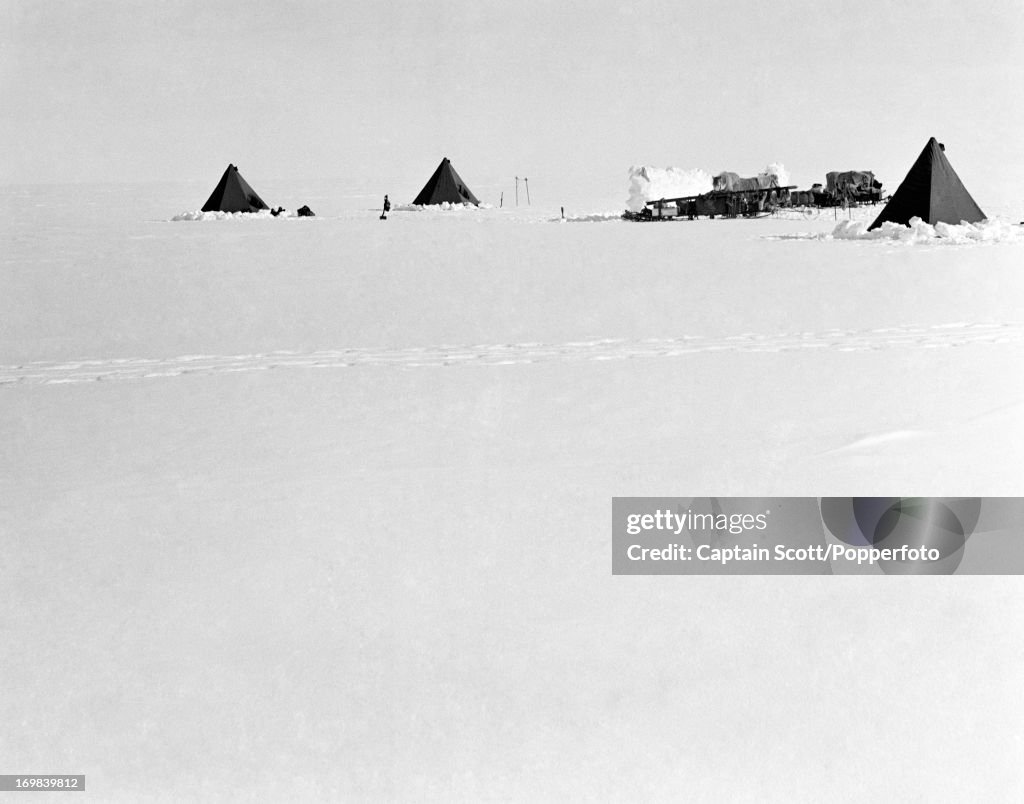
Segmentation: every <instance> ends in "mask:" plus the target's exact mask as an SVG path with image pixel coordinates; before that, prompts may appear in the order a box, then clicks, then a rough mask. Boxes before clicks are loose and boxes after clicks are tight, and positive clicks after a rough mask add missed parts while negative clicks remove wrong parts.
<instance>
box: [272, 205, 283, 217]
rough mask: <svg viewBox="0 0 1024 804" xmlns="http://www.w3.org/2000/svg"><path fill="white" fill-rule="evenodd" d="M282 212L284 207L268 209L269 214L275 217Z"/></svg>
mask: <svg viewBox="0 0 1024 804" xmlns="http://www.w3.org/2000/svg"><path fill="white" fill-rule="evenodd" d="M282 212H284V207H278V208H277V209H272V210H270V214H271V215H273V216H274V217H275V218H276V217H277V216H278V215H280V214H281V213H282Z"/></svg>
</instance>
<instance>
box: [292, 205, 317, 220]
mask: <svg viewBox="0 0 1024 804" xmlns="http://www.w3.org/2000/svg"><path fill="white" fill-rule="evenodd" d="M295 214H296V215H298V216H299V217H300V218H313V217H315V216H316V213H315V212H313V210H311V209H310V208H309V207H307V206H306V205H305V204H303V205H302V206H301V207H299V208H298V209H297V210H295Z"/></svg>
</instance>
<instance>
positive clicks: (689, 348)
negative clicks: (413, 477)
mask: <svg viewBox="0 0 1024 804" xmlns="http://www.w3.org/2000/svg"><path fill="white" fill-rule="evenodd" d="M1022 341H1024V326H1022V325H1019V324H1008V323H974V324H972V323H955V324H941V325H934V326H921V327H911V326H904V327H890V328H884V329H871V330H842V329H834V330H826V331H824V332H796V333H785V334H774V335H758V334H753V333H748V334H743V335H733V336H729V337H724V338H721V337H720V338H708V337H703V336H699V335H683V336H681V337H676V338H648V339H644V340H626V339H620V338H601V339H596V340H583V341H568V342H565V343H504V344H478V345H470V346H425V347H410V348H404V349H371V348H364V347H357V348H349V349H328V350H322V351H314V352H296V351H274V352H267V353H257V354H238V355H184V356H181V357H170V358H138V359H130V358H129V359H124V358H122V359H110V360H102V359H100V360H69V361H61V362H55V361H43V362H33V363H25V364H23V365H17V366H0V385H16V384H21V385H58V384H75V383H86V382H97V381H118V380H145V379H155V378H160V377H181V376H185V375H209V374H223V373H228V372H243V371H268V370H281V369H340V368H359V367H364V366H382V367H392V368H403V369H412V368H423V367H433V368H436V367H441V366H508V365H517V364H530V363H568V362H581V361H605V360H630V359H644V358H666V357H682V356H686V355H693V354H707V353H710V352H741V353H750V352H774V353H779V352H797V351H807V350H814V349H816V350H831V351H837V352H864V351H875V350H881V349H899V348H932V349H934V348H949V347H958V346H971V345H977V344H1008V343H1021V342H1022Z"/></svg>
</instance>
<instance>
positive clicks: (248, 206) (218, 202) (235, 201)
mask: <svg viewBox="0 0 1024 804" xmlns="http://www.w3.org/2000/svg"><path fill="white" fill-rule="evenodd" d="M261 209H269V207H268V206H267V205H266V204H265V203H264V202H263V199H262V198H260V197H259V196H258V195H256V191H255V190H253V189H252V187H250V186H249V182H247V181H246V180H245V179H243V178H242V174H241V173H239V172H238V168H236V167H235V166H234V165H228V169H227V170H225V171H224V175H223V176H221V177H220V181H219V182H217V186H216V187H215V188H214V190H213V192H212V193H211V194H210V197H209V198H208V199H207V200H206V203H205V204H203V212H256V211H258V210H261Z"/></svg>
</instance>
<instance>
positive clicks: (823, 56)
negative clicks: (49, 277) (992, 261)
mask: <svg viewBox="0 0 1024 804" xmlns="http://www.w3.org/2000/svg"><path fill="white" fill-rule="evenodd" d="M0 9H2V16H0V93H2V96H0V100H2V106H3V109H4V112H3V115H2V116H0V149H2V150H3V153H4V159H3V161H2V162H0V165H2V166H0V182H19V183H20V182H52V181H97V180H108V181H148V180H174V179H196V180H211V181H216V179H217V178H218V177H219V175H220V173H221V172H222V171H223V169H224V167H225V165H226V164H227V163H228V162H234V163H236V164H239V165H240V166H242V168H243V173H244V174H245V175H246V176H247V178H249V179H250V181H252V182H254V183H257V184H258V183H259V182H260V181H261V180H264V179H269V178H272V179H274V180H278V179H292V178H294V179H296V180H299V179H305V178H314V177H332V178H333V177H337V178H339V179H344V180H345V181H351V182H353V183H358V184H363V185H367V184H369V185H375V183H377V182H379V183H380V185H381V186H384V187H392V188H397V190H396V192H397V193H398V195H399V196H401V195H402V194H403V193H404V192H411V193H415V192H416V191H417V190H418V189H419V187H420V186H421V185H422V184H423V182H424V181H425V180H426V179H427V177H429V175H430V173H431V172H432V171H433V169H434V168H435V167H436V165H437V163H438V162H439V161H440V159H441V157H442V156H449V157H450V158H451V159H452V161H453V163H454V164H455V166H456V168H457V169H458V170H459V172H460V173H461V174H462V176H463V178H465V179H466V180H467V182H469V184H470V185H471V186H473V185H475V184H476V185H479V184H485V183H487V182H491V181H496V180H499V179H500V180H504V178H505V177H511V176H513V175H515V174H518V175H521V176H522V175H526V176H529V177H530V180H531V186H536V185H537V184H541V183H543V184H547V185H558V184H571V183H576V184H579V185H586V187H588V188H594V189H600V188H603V187H608V188H610V189H611V190H613V191H615V192H619V191H620V189H621V192H623V194H624V193H625V188H626V180H625V175H626V171H627V169H628V168H629V166H630V165H632V164H653V165H657V166H670V165H671V166H677V167H683V168H691V167H699V168H703V169H705V170H708V171H711V172H719V171H722V170H733V171H736V172H738V173H741V174H751V173H754V172H756V171H758V170H759V169H761V168H763V167H764V166H765V165H767V164H768V163H769V162H773V161H781V162H783V163H784V164H785V165H786V167H787V168H788V169H789V170H790V172H791V174H792V176H793V179H794V180H795V181H796V182H797V183H798V184H800V186H808V185H809V184H810V183H811V182H814V181H822V180H823V178H824V175H823V174H824V172H825V171H826V170H849V169H873V170H875V171H876V173H878V174H879V175H880V176H881V177H882V178H883V179H884V180H886V183H887V186H888V187H889V189H895V184H896V183H898V182H899V181H900V180H901V179H902V178H903V175H904V174H905V173H906V170H907V169H908V168H909V166H910V164H911V162H912V161H913V160H914V158H916V156H917V154H918V153H919V152H920V150H921V149H922V148H923V147H924V145H925V143H926V141H927V139H928V137H930V136H936V137H938V138H939V139H940V140H941V141H943V142H945V143H946V144H947V154H948V155H949V157H950V159H951V161H952V163H953V165H954V167H955V168H956V169H957V171H958V172H959V173H960V175H961V178H963V180H964V182H965V184H967V186H968V188H969V189H971V191H972V192H973V193H974V194H975V196H976V197H978V198H979V200H981V199H982V198H991V197H992V196H993V195H995V194H1004V193H1018V194H1019V187H1020V185H1021V181H1022V180H1024V175H1022V171H1021V165H1022V160H1021V158H1020V155H1019V152H1020V131H1021V130H1022V128H1024V113H1022V110H1021V102H1020V99H1021V93H1022V89H1021V88H1022V86H1024V57H1022V55H1021V51H1022V48H1021V47H1020V43H1021V41H1022V39H1024V3H1021V2H1020V0H996V2H984V3H971V4H969V3H965V2H962V0H955V2H952V1H950V0H928V2H918V0H898V2H870V0H865V1H864V2H860V3H856V4H853V3H838V2H827V1H826V0H816V1H815V2H804V0H780V1H779V2H773V3H764V2H730V3H716V2H711V1H710V0H701V2H682V1H681V0H671V1H670V2H655V1H653V0H647V2H643V3H630V2H622V1H619V2H611V1H610V0H585V2H576V1H575V0H565V1H564V2H558V3H555V2H550V3H547V2H544V3H542V2H536V1H535V0H526V1H525V2H524V1H523V0H519V1H518V2H513V3H510V2H486V1H484V2H481V0H476V1H475V2H465V1H464V0H450V1H449V0H431V1H430V2H408V3H397V2H387V1H386V0H385V1H375V2H360V3H338V2H335V1H334V0H331V1H330V2H328V1H327V0H305V1H304V2H303V1H302V0H299V1H298V2H292V1H291V0H290V1H289V2H280V0H271V1H269V2H262V1H260V2H249V3H245V4H239V3H230V4H229V3H218V2H209V0H201V1H198V0H197V1H193V0H169V1H168V2H163V3H141V2H122V1H120V0H118V1H114V0H88V1H87V2H78V1H76V0H68V1H66V2H59V3H58V2H45V3H44V2H38V0H0ZM890 185H891V186H890ZM1014 197H1016V195H1015V196H1014Z"/></svg>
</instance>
